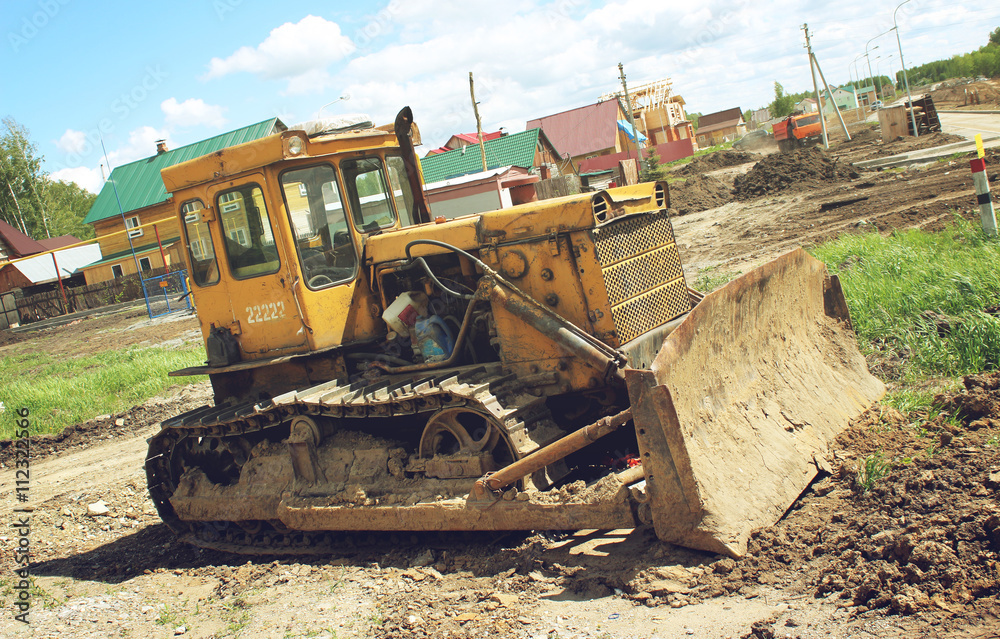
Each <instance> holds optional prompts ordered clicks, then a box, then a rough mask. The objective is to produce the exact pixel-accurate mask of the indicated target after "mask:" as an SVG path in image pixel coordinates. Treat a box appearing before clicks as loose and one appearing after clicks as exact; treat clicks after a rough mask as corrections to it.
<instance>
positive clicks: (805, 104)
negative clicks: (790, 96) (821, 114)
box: [795, 98, 819, 113]
mask: <svg viewBox="0 0 1000 639" xmlns="http://www.w3.org/2000/svg"><path fill="white" fill-rule="evenodd" d="M795 110H796V111H797V112H799V113H816V112H817V111H819V107H818V106H816V99H815V98H804V99H803V100H802V101H801V102H799V103H798V104H796V105H795Z"/></svg>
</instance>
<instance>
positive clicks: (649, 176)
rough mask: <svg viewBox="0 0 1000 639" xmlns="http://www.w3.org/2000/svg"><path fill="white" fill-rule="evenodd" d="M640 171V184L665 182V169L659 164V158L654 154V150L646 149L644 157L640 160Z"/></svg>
mask: <svg viewBox="0 0 1000 639" xmlns="http://www.w3.org/2000/svg"><path fill="white" fill-rule="evenodd" d="M642 164H643V167H642V170H641V171H639V181H640V182H655V181H657V180H666V179H667V173H669V171H668V170H667V167H665V166H663V165H662V164H660V156H659V154H658V153H657V152H656V149H647V150H646V157H645V158H643V160H642Z"/></svg>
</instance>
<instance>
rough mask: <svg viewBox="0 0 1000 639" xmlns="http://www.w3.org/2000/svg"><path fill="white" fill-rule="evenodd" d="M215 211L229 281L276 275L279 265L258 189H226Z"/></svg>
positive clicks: (252, 187)
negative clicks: (218, 221) (230, 274)
mask: <svg viewBox="0 0 1000 639" xmlns="http://www.w3.org/2000/svg"><path fill="white" fill-rule="evenodd" d="M216 207H217V208H216V210H217V211H218V217H219V220H220V222H221V225H222V228H223V231H224V233H225V234H224V236H223V238H222V239H223V243H224V244H225V247H226V258H227V259H228V260H229V270H230V271H232V273H233V277H235V278H236V279H239V280H242V279H246V278H249V277H258V276H260V275H268V274H270V273H277V272H278V267H279V266H280V265H281V264H280V262H279V260H278V250H277V248H276V247H275V245H274V231H273V230H272V229H271V221H270V220H269V219H268V217H267V206H266V205H265V204H264V192H263V191H261V188H260V187H259V186H257V185H256V184H243V185H240V186H238V187H236V188H235V189H230V190H229V191H226V192H224V193H221V194H220V195H219V196H218V198H217V199H216Z"/></svg>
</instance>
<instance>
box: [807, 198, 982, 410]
mask: <svg viewBox="0 0 1000 639" xmlns="http://www.w3.org/2000/svg"><path fill="white" fill-rule="evenodd" d="M813 253H814V254H815V255H816V256H817V257H818V258H819V259H821V260H823V261H824V262H826V264H827V265H828V266H829V267H830V269H831V270H832V271H834V272H837V273H838V274H839V275H840V278H841V281H842V283H843V285H844V294H845V296H846V297H847V303H848V306H849V307H850V309H851V318H852V320H853V321H854V328H855V330H856V331H857V334H858V338H859V341H860V342H861V345H862V348H863V349H867V350H868V354H870V355H873V356H874V358H875V359H876V360H879V359H882V360H885V361H887V362H892V363H893V365H892V366H891V367H890V368H891V370H892V371H893V372H894V374H893V375H889V377H890V378H891V379H894V380H898V381H903V382H908V383H914V384H919V383H920V382H921V381H923V380H926V379H927V378H929V377H934V376H958V375H966V374H970V373H976V372H979V371H984V370H993V369H996V368H998V364H1000V319H998V318H997V317H995V316H994V313H996V312H997V308H996V307H997V306H998V305H1000V242H998V241H997V239H996V238H990V237H987V236H986V235H985V234H983V233H982V231H981V230H979V228H978V227H977V226H974V225H972V224H970V223H969V222H966V221H964V220H962V219H961V218H959V217H958V216H956V219H955V221H954V223H953V225H952V226H951V227H949V228H948V229H947V230H946V231H943V232H940V233H926V232H923V231H918V230H912V231H906V232H900V233H893V234H891V235H889V236H887V237H883V236H880V235H879V234H877V233H871V234H864V235H850V236H844V237H841V238H839V239H838V240H836V241H834V242H831V243H829V244H825V245H822V246H819V247H816V248H815V249H813ZM913 400H914V398H913V397H910V398H909V399H907V400H906V401H908V402H911V403H912V401H913ZM901 401H902V400H901Z"/></svg>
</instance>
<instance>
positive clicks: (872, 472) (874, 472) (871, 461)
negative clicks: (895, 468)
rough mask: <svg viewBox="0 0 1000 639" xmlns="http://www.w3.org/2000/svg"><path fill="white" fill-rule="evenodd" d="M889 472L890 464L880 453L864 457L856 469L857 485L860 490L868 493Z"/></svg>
mask: <svg viewBox="0 0 1000 639" xmlns="http://www.w3.org/2000/svg"><path fill="white" fill-rule="evenodd" d="M891 470H892V464H891V463H889V462H888V461H887V460H886V459H885V456H884V455H883V454H882V453H881V452H878V453H875V454H874V455H869V456H867V457H865V458H864V459H863V460H861V466H860V467H859V468H858V484H859V485H860V486H861V490H862V491H864V492H868V491H869V490H871V489H872V487H873V486H875V484H876V483H877V482H878V481H879V480H881V479H883V478H884V477H885V476H886V475H888V474H889V471H891Z"/></svg>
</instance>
